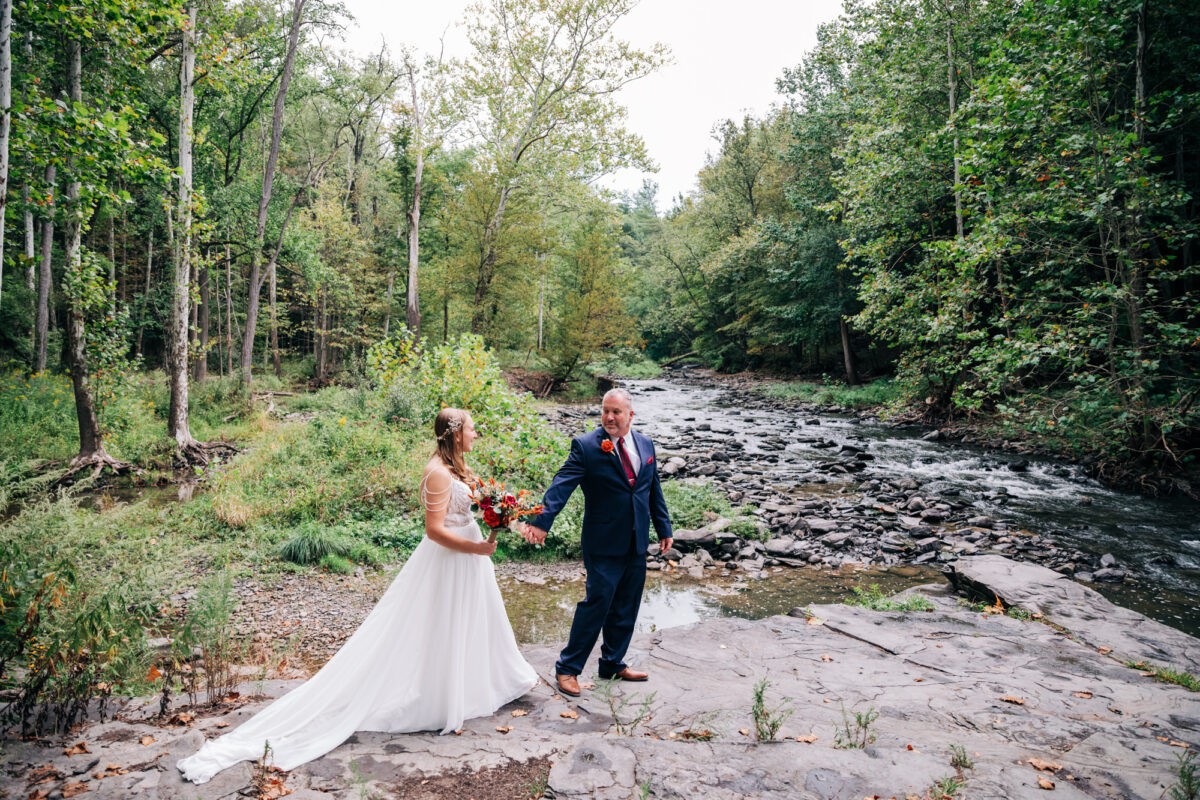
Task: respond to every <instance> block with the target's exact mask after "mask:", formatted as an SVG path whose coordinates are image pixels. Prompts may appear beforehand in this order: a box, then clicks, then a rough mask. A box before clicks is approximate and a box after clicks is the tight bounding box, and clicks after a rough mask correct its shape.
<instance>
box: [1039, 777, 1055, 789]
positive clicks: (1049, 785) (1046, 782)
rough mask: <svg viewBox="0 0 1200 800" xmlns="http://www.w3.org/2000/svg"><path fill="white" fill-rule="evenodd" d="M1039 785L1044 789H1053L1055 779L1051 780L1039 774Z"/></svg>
mask: <svg viewBox="0 0 1200 800" xmlns="http://www.w3.org/2000/svg"><path fill="white" fill-rule="evenodd" d="M1038 786H1040V787H1042V788H1043V789H1053V788H1054V781H1052V780H1050V779H1049V778H1047V777H1046V776H1045V775H1039V776H1038Z"/></svg>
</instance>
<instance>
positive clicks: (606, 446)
mask: <svg viewBox="0 0 1200 800" xmlns="http://www.w3.org/2000/svg"><path fill="white" fill-rule="evenodd" d="M600 449H601V450H603V451H604V452H606V453H611V452H612V451H613V443H612V439H605V440H604V441H603V442H601V443H600Z"/></svg>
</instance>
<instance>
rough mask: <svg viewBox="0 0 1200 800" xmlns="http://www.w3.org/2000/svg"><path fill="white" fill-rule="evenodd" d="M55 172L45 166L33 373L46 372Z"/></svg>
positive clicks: (52, 165) (51, 165) (54, 168)
mask: <svg viewBox="0 0 1200 800" xmlns="http://www.w3.org/2000/svg"><path fill="white" fill-rule="evenodd" d="M57 171H58V170H57V167H55V166H54V164H48V165H47V166H46V186H48V187H49V189H48V191H49V193H50V199H49V201H48V202H47V204H46V217H45V219H43V220H42V260H41V264H40V265H39V267H38V300H37V320H36V322H35V324H34V333H33V335H34V339H35V341H36V342H37V346H36V347H35V354H34V365H33V371H34V372H45V371H46V340H47V339H48V338H49V336H50V282H51V281H52V280H53V276H52V273H51V270H50V266H51V263H50V259H51V257H52V256H53V254H54V190H55V186H54V180H55V174H56V172H57Z"/></svg>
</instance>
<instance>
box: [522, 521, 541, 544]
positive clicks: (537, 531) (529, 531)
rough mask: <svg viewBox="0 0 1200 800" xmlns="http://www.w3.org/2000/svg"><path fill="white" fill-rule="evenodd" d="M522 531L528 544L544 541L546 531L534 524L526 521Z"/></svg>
mask: <svg viewBox="0 0 1200 800" xmlns="http://www.w3.org/2000/svg"><path fill="white" fill-rule="evenodd" d="M523 533H524V535H525V541H527V542H529V543H530V544H545V543H546V532H545V531H544V530H542V529H541V528H539V527H537V526H536V525H530V524H529V523H526V524H525V530H524V531H523Z"/></svg>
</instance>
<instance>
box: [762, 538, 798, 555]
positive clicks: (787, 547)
mask: <svg viewBox="0 0 1200 800" xmlns="http://www.w3.org/2000/svg"><path fill="white" fill-rule="evenodd" d="M795 546H796V540H795V539H793V538H791V537H790V536H789V537H777V538H775V539H770V540H768V541H767V544H766V551H767V552H768V553H770V554H771V555H773V556H786V555H789V554H790V553H791V552H792V550H793V548H795Z"/></svg>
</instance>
